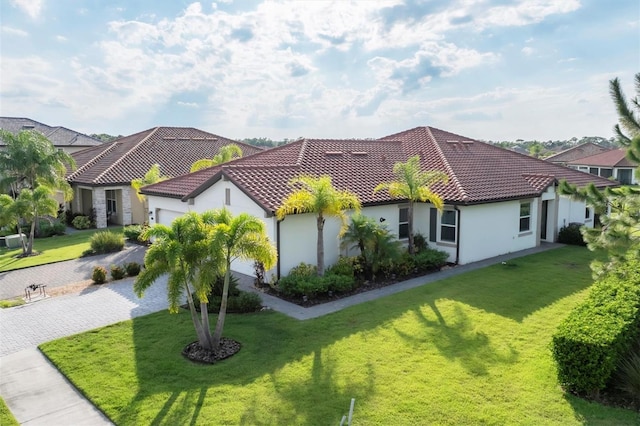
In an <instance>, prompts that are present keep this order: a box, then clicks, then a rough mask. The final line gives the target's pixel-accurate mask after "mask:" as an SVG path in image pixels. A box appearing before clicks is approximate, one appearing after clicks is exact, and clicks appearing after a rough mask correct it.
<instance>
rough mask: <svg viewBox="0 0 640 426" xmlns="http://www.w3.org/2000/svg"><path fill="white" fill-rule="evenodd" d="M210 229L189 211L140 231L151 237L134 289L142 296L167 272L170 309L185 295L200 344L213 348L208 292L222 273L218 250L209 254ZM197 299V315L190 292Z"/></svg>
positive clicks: (196, 215)
mask: <svg viewBox="0 0 640 426" xmlns="http://www.w3.org/2000/svg"><path fill="white" fill-rule="evenodd" d="M211 232H212V229H211V226H210V225H209V224H208V223H205V222H204V221H203V217H202V215H199V214H197V213H195V212H189V213H186V214H185V215H183V216H181V217H178V218H176V219H175V220H174V221H173V222H172V223H171V227H168V226H165V225H160V224H156V225H154V226H152V227H150V228H148V229H146V230H145V231H143V233H142V237H143V238H145V239H148V238H150V237H153V238H154V242H153V244H152V245H151V247H149V249H148V250H147V253H146V255H145V257H144V264H145V269H143V270H142V272H141V273H140V275H138V277H137V278H136V280H135V282H134V284H133V288H134V290H135V292H136V294H137V295H138V297H142V296H143V295H144V291H145V290H146V289H147V288H148V287H149V286H150V285H151V284H153V283H154V282H155V281H156V279H158V278H159V277H160V276H161V275H164V274H168V275H169V279H168V298H169V312H171V313H177V312H178V309H179V306H180V302H181V300H182V296H183V295H186V297H187V303H188V304H189V310H190V312H191V320H192V321H193V325H194V328H195V330H196V334H197V336H198V342H199V343H200V346H202V347H203V348H205V349H208V350H214V346H213V338H212V336H211V327H210V325H209V314H208V312H207V303H208V299H207V295H208V294H209V293H210V291H211V288H212V286H213V283H214V281H215V278H216V276H217V275H218V274H219V273H221V271H222V265H223V261H224V260H223V259H222V257H219V255H221V253H219V252H216V253H211V252H210V250H209V248H210V243H211V237H212V234H211ZM193 293H195V294H196V295H197V297H198V299H199V300H200V318H198V313H197V311H196V306H195V302H194V300H193V296H192V294H193Z"/></svg>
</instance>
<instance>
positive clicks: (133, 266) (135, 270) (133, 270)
mask: <svg viewBox="0 0 640 426" xmlns="http://www.w3.org/2000/svg"><path fill="white" fill-rule="evenodd" d="M124 269H125V270H126V271H127V275H128V276H130V277H135V276H137V275H138V274H139V273H140V269H141V266H140V264H139V263H138V262H129V263H126V264H125V265H124Z"/></svg>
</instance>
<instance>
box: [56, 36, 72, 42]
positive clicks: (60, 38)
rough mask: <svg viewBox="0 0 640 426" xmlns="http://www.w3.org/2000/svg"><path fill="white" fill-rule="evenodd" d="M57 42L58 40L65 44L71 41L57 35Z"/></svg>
mask: <svg viewBox="0 0 640 426" xmlns="http://www.w3.org/2000/svg"><path fill="white" fill-rule="evenodd" d="M56 40H57V41H59V42H61V43H64V42H67V41H69V39H68V38H66V37H65V36H63V35H57V36H56Z"/></svg>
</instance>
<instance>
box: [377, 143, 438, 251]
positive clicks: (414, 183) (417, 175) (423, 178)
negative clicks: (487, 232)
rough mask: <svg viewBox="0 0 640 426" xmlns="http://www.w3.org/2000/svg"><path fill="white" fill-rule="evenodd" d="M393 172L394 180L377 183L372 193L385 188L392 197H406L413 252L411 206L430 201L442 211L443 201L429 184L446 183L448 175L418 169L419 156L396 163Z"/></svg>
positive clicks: (412, 249) (410, 242)
mask: <svg viewBox="0 0 640 426" xmlns="http://www.w3.org/2000/svg"><path fill="white" fill-rule="evenodd" d="M393 174H394V175H396V180H394V181H391V182H384V183H381V184H379V185H378V186H376V187H375V189H374V190H373V192H374V193H376V192H378V191H382V190H387V191H388V192H389V195H390V196H391V197H393V198H400V199H406V200H407V201H408V203H409V208H408V216H409V217H408V228H409V230H408V231H409V253H410V254H413V253H414V244H413V207H414V204H415V203H416V202H418V201H421V202H423V203H424V202H427V201H428V202H430V203H431V204H433V205H434V206H435V207H436V208H437V209H438V210H439V211H442V208H443V206H444V202H443V200H442V198H441V197H440V196H439V195H438V194H436V193H434V192H432V191H431V186H433V185H435V184H437V183H440V182H442V183H447V182H448V181H449V178H448V176H447V175H446V174H445V173H443V172H440V171H437V170H430V171H425V172H423V171H420V157H419V156H418V155H416V156H413V157H411V158H409V159H408V160H407V162H406V163H396V164H395V165H394V166H393Z"/></svg>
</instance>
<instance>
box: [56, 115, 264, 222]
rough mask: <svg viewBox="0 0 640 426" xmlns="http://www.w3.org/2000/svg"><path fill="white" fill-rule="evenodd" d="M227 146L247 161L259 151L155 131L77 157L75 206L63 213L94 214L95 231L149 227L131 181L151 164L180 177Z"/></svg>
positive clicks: (194, 132)
mask: <svg viewBox="0 0 640 426" xmlns="http://www.w3.org/2000/svg"><path fill="white" fill-rule="evenodd" d="M231 143H234V144H237V145H238V146H240V148H241V149H242V151H243V155H245V156H246V155H251V154H254V153H257V152H261V151H262V149H260V148H257V147H254V146H251V145H248V144H245V143H242V142H236V141H233V140H231V139H227V138H224V137H222V136H218V135H214V134H212V133H208V132H205V131H202V130H198V129H194V128H190V127H154V128H151V129H148V130H145V131H142V132H139V133H135V134H133V135H129V136H125V137H122V138H119V139H116V140H114V141H112V142H109V143H104V144H101V145H100V146H96V147H93V148H89V149H85V150H83V151H79V152H75V153H73V154H72V155H73V158H74V159H75V161H76V166H77V168H76V170H75V171H72V172H70V173H68V174H67V180H68V181H69V184H70V185H71V187H72V188H73V201H71V203H69V205H68V206H67V208H68V209H71V211H72V212H80V213H84V214H86V215H88V214H90V211H91V209H95V214H96V227H98V228H105V227H107V226H108V225H109V224H119V225H130V224H133V223H144V222H147V221H148V220H149V212H148V211H147V209H146V208H145V206H144V204H143V203H141V202H140V201H139V200H138V197H137V195H136V193H135V191H134V190H133V189H132V188H131V181H132V180H133V179H139V178H142V177H144V175H145V174H146V173H147V172H148V171H149V169H150V168H151V166H153V165H154V164H159V165H160V172H161V174H162V175H166V176H180V175H184V174H186V173H189V170H190V168H191V164H193V163H194V162H195V161H196V160H199V159H202V158H211V157H213V156H214V155H215V154H217V153H218V150H219V149H220V148H221V147H222V146H224V145H228V144H231Z"/></svg>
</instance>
